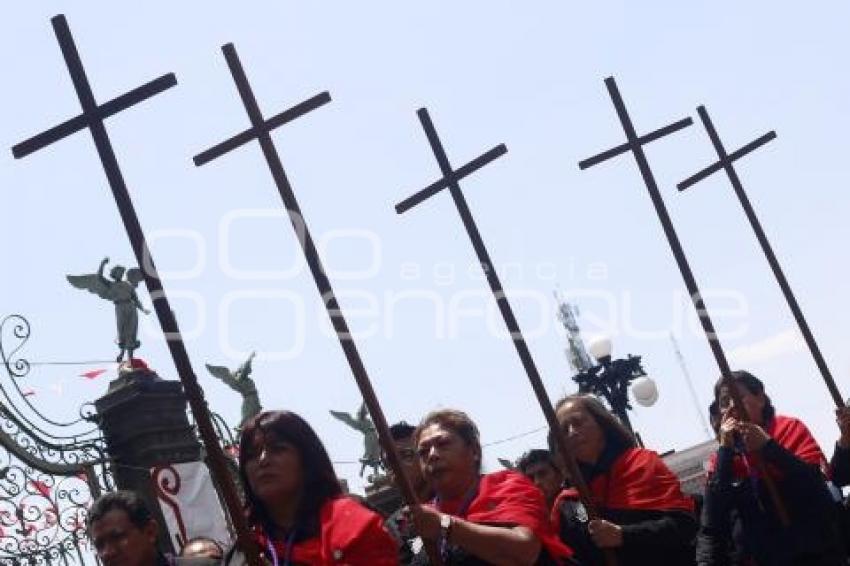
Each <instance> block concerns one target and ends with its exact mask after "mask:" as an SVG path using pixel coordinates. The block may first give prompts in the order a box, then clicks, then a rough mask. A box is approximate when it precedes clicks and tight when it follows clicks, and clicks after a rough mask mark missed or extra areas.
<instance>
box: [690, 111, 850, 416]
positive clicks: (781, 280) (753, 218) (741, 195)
mask: <svg viewBox="0 0 850 566" xmlns="http://www.w3.org/2000/svg"><path fill="white" fill-rule="evenodd" d="M697 113H698V114H699V117H700V119H701V120H702V123H703V125H704V126H705V130H706V132H707V133H708V137H709V138H710V139H711V143H712V145H713V146H714V150H715V151H716V152H717V157H718V160H717V161H716V162H714V163H713V164H711V165H709V166H708V167H706V168H704V169H702V170H701V171H699V172H697V173H695V174H694V175H692V176H690V177H688V178H687V179H685V180H684V181H682V182H681V183H679V184H678V189H679V191H684V190H686V189H688V188H689V187H691V186H693V185H695V184H696V183H698V182H699V181H701V180H702V179H705V178H706V177H708V176H710V175H712V174H713V173H715V172H717V171H720V170H721V169H722V170H724V171H725V172H726V175H727V176H728V177H729V182H730V183H731V184H732V188H733V189H734V190H735V195H736V196H737V197H738V200H739V201H740V202H741V207H742V208H743V209H744V214H746V215H747V220H749V222H750V226H751V227H752V229H753V232H755V234H756V239H757V240H758V242H759V245H760V246H761V249H762V252H764V255H765V257H766V258H767V263H768V264H769V265H770V269H771V271H773V275H774V277H775V278H776V282H777V283H778V284H779V288H780V289H781V290H782V295H783V296H784V297H785V301H786V302H787V303H788V307H789V308H790V309H791V313H792V314H793V315H794V320H795V321H796V322H797V327H798V328H799V329H800V334H802V335H803V339H804V340H805V341H806V346H808V348H809V352H811V354H812V358H814V360H815V364H816V365H817V366H818V370H820V374H821V377H822V378H823V381H824V383H825V384H826V388H827V389H828V390H829V395H830V396H831V397H832V400H833V401H834V402H835V405H836V407H844V406H845V405H844V398H843V397H842V396H841V392H840V391H839V390H838V386H837V385H836V384H835V379H833V377H832V373H831V372H830V371H829V366H827V364H826V360H825V359H824V357H823V354H822V353H821V351H820V348H819V347H818V343H817V341H816V340H815V336H814V334H812V330H811V328H809V323H808V322H807V321H806V317H805V316H804V315H803V311H802V309H801V308H800V304H799V303H798V302H797V297H796V296H795V295H794V291H793V290H792V289H791V285H790V284H789V283H788V279H787V278H786V277H785V272H784V271H783V270H782V266H781V265H779V260H778V259H777V258H776V254H775V253H774V251H773V246H771V245H770V240H768V238H767V234H765V232H764V229H763V228H762V226H761V222H760V221H759V219H758V216H757V215H756V211H755V209H754V208H753V205H752V203H751V202H750V199H749V197H748V196H747V193H746V191H745V190H744V185H743V183H741V179H740V177H738V172H737V171H736V170H735V165H734V163H735V161H737V160H738V159H741V158H742V157H744V156H745V155H747V154H748V153H750V152H752V151H754V150H756V149H758V148H759V147H761V146H763V145H765V144H766V143H768V142H769V141H771V140H774V139H776V132H774V131H770V132H768V133H766V134H764V135H763V136H760V137H759V138H757V139H755V140H753V141H752V142H750V143H748V144H747V145H745V146H743V147H741V148H740V149H738V150H735V151H733V152H732V153H727V152H726V148H725V147H724V146H723V142H722V141H721V140H720V136H719V135H718V134H717V130H716V129H715V127H714V124H713V123H712V122H711V118H710V117H709V115H708V111H707V110H706V109H705V106H699V107H698V108H697Z"/></svg>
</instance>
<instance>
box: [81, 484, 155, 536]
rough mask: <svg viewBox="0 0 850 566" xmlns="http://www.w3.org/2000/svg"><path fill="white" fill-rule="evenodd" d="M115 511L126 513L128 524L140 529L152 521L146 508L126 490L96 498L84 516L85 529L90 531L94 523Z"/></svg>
mask: <svg viewBox="0 0 850 566" xmlns="http://www.w3.org/2000/svg"><path fill="white" fill-rule="evenodd" d="M116 509H118V510H120V511H124V512H125V513H127V517H128V518H129V519H130V522H131V523H133V525H135V526H136V527H138V528H140V529H142V528H144V527H145V526H147V525H148V523H150V522H151V521H153V520H154V518H153V515H152V514H151V511H150V509H148V506H147V505H146V504H145V502H144V501H143V500H142V498H141V497H139V496H138V494H136V493H135V492H133V491H127V490H119V491H110V492H109V493H105V494H104V495H101V496H100V497H98V498H97V500H96V501H95V502H94V503H93V504H92V506H91V507H90V508H89V511H88V514H87V516H86V526H87V528H88V529H89V530H90V529H91V526H92V525H93V524H94V523H96V522H97V521H100V520H101V519H103V517H104V515H106V514H107V513H109V512H110V511H114V510H116Z"/></svg>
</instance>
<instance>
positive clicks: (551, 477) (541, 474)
mask: <svg viewBox="0 0 850 566" xmlns="http://www.w3.org/2000/svg"><path fill="white" fill-rule="evenodd" d="M525 475H526V477H527V478H528V479H530V480H531V481H532V482H534V485H536V486H537V487H539V488H540V491H542V492H543V497H545V498H546V502H547V503H548V504H552V503H553V502H554V501H555V498H556V497H557V496H558V493H559V492H560V491H561V484H562V483H563V478H562V477H561V473H560V472H558V471H557V470H555V468H554V466H552V464H550V463H548V462H534V463H533V464H529V465H528V466H526V468H525Z"/></svg>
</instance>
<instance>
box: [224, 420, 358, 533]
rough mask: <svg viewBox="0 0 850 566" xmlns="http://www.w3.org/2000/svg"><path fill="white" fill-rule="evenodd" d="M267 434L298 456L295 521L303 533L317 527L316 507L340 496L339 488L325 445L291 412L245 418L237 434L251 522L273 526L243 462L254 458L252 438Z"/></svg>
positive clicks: (242, 476) (253, 441)
mask: <svg viewBox="0 0 850 566" xmlns="http://www.w3.org/2000/svg"><path fill="white" fill-rule="evenodd" d="M266 434H271V435H273V436H274V437H275V439H276V440H280V441H284V442H289V443H291V444H292V445H293V446H294V447H295V449H296V450H297V451H298V453H299V455H300V456H301V467H302V477H303V478H304V485H303V488H302V489H303V491H302V494H301V503H300V505H299V508H298V511H297V512H296V523H297V524H299V525H301V526H302V527H301V528H303V529H304V531H305V532H308V533H309V532H315V531H316V530H317V529H318V522H319V510H320V509H321V508H322V505H324V504H325V502H327V501H328V500H329V499H333V498H335V497H339V496H340V495H342V487H340V484H339V480H338V479H337V477H336V472H335V471H334V468H333V464H332V463H331V459H330V457H329V456H328V452H327V450H325V446H324V445H323V444H322V441H321V440H320V439H319V437H318V435H317V434H316V432H315V431H314V430H313V429H312V428H311V427H310V425H309V424H308V423H307V421H305V420H304V419H302V418H301V417H300V416H298V415H296V414H295V413H293V412H291V411H265V412H263V413H260V414H259V415H257V416H255V417H254V418H252V419H251V420H250V421H248V422H247V423H246V424H245V426H244V427H243V428H242V434H241V435H240V437H239V478H240V479H241V480H242V486H243V488H244V490H245V507H246V511H247V515H248V520H249V522H250V523H251V524H252V525H255V526H262V527H263V528H264V529H266V532H268V531H269V529H270V527H272V526H273V522H272V520H271V517H270V516H269V513H268V511H267V510H266V508H265V506H264V504H263V502H262V501H260V499H259V498H258V497H257V495H256V494H255V493H254V492H253V491H252V490H251V485H250V484H249V483H248V476H247V474H246V472H245V465H246V464H247V463H248V462H249V461H251V460H253V459H255V458H257V457H258V456H259V454H257V447H256V441H257V439H258V437H259V439H260V440H262V438H263V437H264V436H265V435H266Z"/></svg>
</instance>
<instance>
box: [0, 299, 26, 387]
mask: <svg viewBox="0 0 850 566" xmlns="http://www.w3.org/2000/svg"><path fill="white" fill-rule="evenodd" d="M7 336H9V337H11V338H13V339H14V342H13V344H12V346H13V347H12V349H11V350H9V352H8V353H7V352H6V348H5V346H4V342H5V338H6V337H7ZM29 337H30V323H29V321H28V320H27V319H25V318H24V317H23V316H21V315H19V314H10V315H8V316H6V317H4V318H3V320H2V321H0V358H2V360H3V365H4V366H6V371H7V372H8V373H9V375H10V376H11V377H13V378H16V377H24V376H25V375H27V374H28V373H29V372H30V369H31V366H30V363H29V362H28V361H27V360H26V359H24V358H21V357H19V358H16V357H15V356H16V354H17V353H18V351H20V349H21V348H23V347H24V344H26V342H27V340H29Z"/></svg>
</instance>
